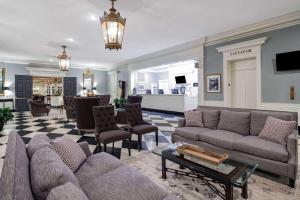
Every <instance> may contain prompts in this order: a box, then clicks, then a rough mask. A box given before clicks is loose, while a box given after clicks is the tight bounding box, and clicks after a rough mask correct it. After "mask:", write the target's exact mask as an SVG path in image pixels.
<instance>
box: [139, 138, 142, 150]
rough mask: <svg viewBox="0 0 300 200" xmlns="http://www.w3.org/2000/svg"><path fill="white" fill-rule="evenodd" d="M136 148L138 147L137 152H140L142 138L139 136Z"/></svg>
mask: <svg viewBox="0 0 300 200" xmlns="http://www.w3.org/2000/svg"><path fill="white" fill-rule="evenodd" d="M138 147H139V151H141V150H142V136H141V135H140V134H138Z"/></svg>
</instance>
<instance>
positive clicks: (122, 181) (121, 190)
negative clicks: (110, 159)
mask: <svg viewBox="0 0 300 200" xmlns="http://www.w3.org/2000/svg"><path fill="white" fill-rule="evenodd" d="M129 183H130V184H129ZM82 189H83V191H84V192H85V193H86V194H87V196H88V198H89V199H90V200H99V199H101V200H128V199H130V200H154V199H155V200H162V199H164V198H165V197H166V196H167V195H168V194H167V193H166V192H165V191H164V190H162V189H161V188H160V187H158V186H157V185H156V184H155V183H153V182H152V181H151V180H149V179H148V178H147V177H145V176H143V175H141V174H140V173H138V172H137V171H136V170H134V169H133V168H131V167H129V166H127V165H123V166H121V167H119V168H117V169H115V170H113V171H110V172H108V173H106V174H104V175H103V176H99V177H97V178H96V179H94V180H93V181H90V182H89V183H87V184H85V185H84V186H82ZM128 195H129V196H130V198H128Z"/></svg>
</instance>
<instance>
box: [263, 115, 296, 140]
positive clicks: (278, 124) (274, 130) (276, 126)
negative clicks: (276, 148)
mask: <svg viewBox="0 0 300 200" xmlns="http://www.w3.org/2000/svg"><path fill="white" fill-rule="evenodd" d="M296 125H297V122H295V121H284V120H281V119H277V118H274V117H271V116H269V117H268V118H267V121H266V123H265V126H264V128H263V130H262V131H261V132H260V134H259V137H260V138H264V139H267V140H271V141H273V142H277V143H280V144H282V145H286V143H287V138H288V136H289V134H290V133H291V132H292V131H293V130H295V129H296Z"/></svg>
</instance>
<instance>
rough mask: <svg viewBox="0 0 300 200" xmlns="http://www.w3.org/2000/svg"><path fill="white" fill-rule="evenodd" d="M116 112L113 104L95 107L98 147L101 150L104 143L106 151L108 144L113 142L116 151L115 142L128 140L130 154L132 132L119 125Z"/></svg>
mask: <svg viewBox="0 0 300 200" xmlns="http://www.w3.org/2000/svg"><path fill="white" fill-rule="evenodd" d="M114 112H115V111H114V106H112V105H106V106H94V107H93V115H94V119H95V138H96V141H97V144H98V147H99V148H100V151H101V150H102V147H101V144H103V146H104V151H106V145H107V144H109V143H113V152H114V142H117V141H121V140H128V154H129V156H130V155H131V152H130V142H131V134H130V133H129V132H127V131H123V130H121V129H119V128H118V127H117V125H116V121H115V113H114Z"/></svg>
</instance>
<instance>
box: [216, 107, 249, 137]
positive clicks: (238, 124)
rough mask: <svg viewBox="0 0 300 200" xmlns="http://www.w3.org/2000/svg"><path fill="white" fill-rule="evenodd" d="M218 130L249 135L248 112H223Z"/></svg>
mask: <svg viewBox="0 0 300 200" xmlns="http://www.w3.org/2000/svg"><path fill="white" fill-rule="evenodd" d="M218 129H222V130H227V131H232V132H235V133H239V134H242V135H249V131H250V112H237V111H230V110H223V111H222V112H221V115H220V122H219V125H218Z"/></svg>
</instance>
